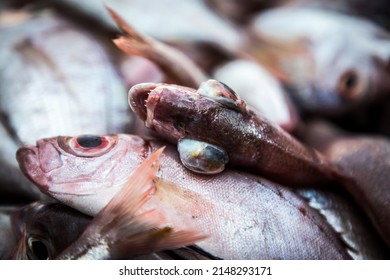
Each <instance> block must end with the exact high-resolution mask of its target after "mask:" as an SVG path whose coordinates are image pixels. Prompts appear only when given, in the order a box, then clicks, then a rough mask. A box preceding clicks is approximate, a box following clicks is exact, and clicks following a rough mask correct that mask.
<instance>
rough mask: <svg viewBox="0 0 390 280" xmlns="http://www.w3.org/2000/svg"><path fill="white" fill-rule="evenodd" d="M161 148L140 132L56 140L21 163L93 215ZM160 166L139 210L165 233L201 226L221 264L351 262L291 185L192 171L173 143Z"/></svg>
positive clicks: (27, 150)
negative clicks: (151, 214) (156, 216)
mask: <svg viewBox="0 0 390 280" xmlns="http://www.w3.org/2000/svg"><path fill="white" fill-rule="evenodd" d="M162 145H164V143H161V142H158V141H151V140H147V139H142V138H140V137H138V136H134V135H113V136H78V137H56V138H50V139H43V140H39V141H38V142H37V146H25V147H23V148H21V149H20V150H19V151H18V153H17V159H18V162H19V164H20V167H21V169H22V170H23V172H24V173H25V174H26V176H27V177H28V178H29V179H30V180H31V181H33V182H34V183H35V184H36V185H37V186H38V187H39V188H40V190H41V191H43V192H44V193H46V194H48V195H49V196H52V197H54V198H56V199H57V200H59V201H61V202H63V203H65V204H67V205H69V206H71V207H73V208H75V209H78V210H79V211H82V212H84V213H86V214H89V215H92V216H95V215H97V214H98V213H99V211H101V210H102V209H103V208H104V207H106V205H107V204H108V203H109V201H110V200H111V199H112V197H113V196H114V195H115V194H116V193H118V191H119V190H120V188H121V187H122V186H123V185H124V184H125V182H127V181H128V180H129V176H130V175H131V174H132V173H133V172H134V170H136V168H137V167H138V165H139V164H140V163H142V162H143V161H144V160H145V158H147V157H148V155H149V154H151V153H152V152H153V151H156V150H157V149H159V148H160V147H161V146H162ZM160 162H161V166H160V170H159V172H158V178H156V179H155V181H154V182H155V186H156V188H155V189H153V191H152V192H151V193H149V194H150V198H149V199H148V200H147V201H146V202H145V204H144V205H143V206H142V207H141V208H140V210H139V212H137V213H139V214H140V215H145V214H142V213H148V211H150V210H153V209H155V210H157V211H158V212H159V213H160V214H161V215H162V216H163V217H165V219H164V222H162V223H160V227H161V228H162V227H164V226H167V227H170V228H173V229H175V230H176V231H182V230H188V229H194V228H195V229H197V230H198V231H199V232H200V233H202V234H204V235H205V236H207V238H206V239H204V240H202V241H198V242H196V245H197V246H199V247H201V248H202V249H203V250H204V251H206V252H208V253H209V254H211V255H213V256H216V257H219V258H223V259H345V258H350V256H349V255H348V253H347V250H346V248H345V244H343V242H342V241H341V239H340V238H339V236H338V234H336V233H335V232H334V231H333V229H332V228H331V227H330V226H329V224H328V223H327V222H326V221H325V219H324V218H323V217H322V216H321V215H320V214H319V213H317V212H316V211H315V210H313V209H312V208H310V207H309V206H308V205H307V204H306V203H305V201H304V200H303V199H302V198H300V197H299V196H297V195H296V194H294V193H293V192H292V191H291V190H289V189H288V188H285V187H283V186H280V185H278V184H275V183H272V182H270V181H267V180H265V179H263V178H261V177H255V176H253V175H250V174H247V173H243V172H237V171H233V170H229V169H227V170H225V171H224V172H223V173H221V174H217V175H215V176H212V177H210V176H207V175H199V174H194V173H192V172H190V171H188V170H187V169H186V168H185V167H183V165H182V164H181V162H180V160H179V158H178V156H177V151H176V150H175V149H174V148H173V147H171V146H168V147H167V148H166V149H165V151H164V153H163V154H162V155H161V157H160ZM138 175H140V174H138ZM132 176H136V175H132ZM276 205H277V207H276Z"/></svg>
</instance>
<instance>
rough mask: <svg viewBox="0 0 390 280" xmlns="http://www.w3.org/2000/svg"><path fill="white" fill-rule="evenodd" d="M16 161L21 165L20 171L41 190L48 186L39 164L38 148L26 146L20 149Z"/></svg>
mask: <svg viewBox="0 0 390 280" xmlns="http://www.w3.org/2000/svg"><path fill="white" fill-rule="evenodd" d="M16 160H17V161H18V163H19V167H20V170H21V171H22V172H23V174H24V175H25V176H26V177H27V178H28V179H29V180H30V181H32V182H33V183H34V184H38V185H39V187H40V188H41V187H44V188H45V186H47V184H46V179H45V176H44V174H43V170H42V169H41V166H40V163H39V151H38V147H36V146H32V145H25V146H23V147H21V148H19V149H18V151H17V152H16ZM46 188H47V187H46Z"/></svg>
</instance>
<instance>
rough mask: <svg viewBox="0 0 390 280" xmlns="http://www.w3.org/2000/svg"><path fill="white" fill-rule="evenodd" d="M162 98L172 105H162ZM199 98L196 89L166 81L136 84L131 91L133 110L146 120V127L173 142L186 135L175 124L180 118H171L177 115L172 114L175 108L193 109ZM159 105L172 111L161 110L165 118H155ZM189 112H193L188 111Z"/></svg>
mask: <svg viewBox="0 0 390 280" xmlns="http://www.w3.org/2000/svg"><path fill="white" fill-rule="evenodd" d="M162 99H164V104H170V105H171V106H169V105H168V106H160V105H161V104H162V103H160V100H162ZM204 99H205V98H204ZM197 100H201V96H200V95H199V94H198V93H197V92H196V90H195V89H192V88H188V87H184V86H178V85H170V84H164V83H161V84H153V85H152V84H147V85H143V84H141V85H136V86H134V87H132V88H131V89H130V91H129V104H130V107H131V108H132V110H133V111H134V112H135V113H136V114H137V115H138V116H139V117H140V118H141V119H142V120H143V121H145V125H146V127H148V128H150V129H153V130H155V131H156V132H158V133H159V134H160V135H161V136H163V138H165V139H166V140H168V141H170V142H171V143H176V142H177V139H182V138H184V137H185V136H186V134H185V133H184V131H183V130H181V129H178V128H177V127H175V125H174V124H176V123H178V122H179V120H178V119H177V120H172V119H171V118H172V117H173V118H174V115H175V114H172V110H173V108H175V110H184V111H186V110H188V109H189V110H191V109H192V108H193V107H194V106H195V105H196V104H195V102H194V101H197ZM208 101H210V100H208ZM211 103H213V102H211ZM215 104H216V103H215ZM157 107H158V110H159V111H165V110H167V111H170V112H171V113H169V114H165V113H164V112H161V114H163V115H165V116H166V118H165V120H164V118H163V117H161V118H160V117H157V118H155V115H154V113H155V112H156V108H157ZM205 109H206V108H205ZM188 113H189V114H190V113H191V112H190V111H188ZM182 116H183V112H178V114H177V117H178V118H182Z"/></svg>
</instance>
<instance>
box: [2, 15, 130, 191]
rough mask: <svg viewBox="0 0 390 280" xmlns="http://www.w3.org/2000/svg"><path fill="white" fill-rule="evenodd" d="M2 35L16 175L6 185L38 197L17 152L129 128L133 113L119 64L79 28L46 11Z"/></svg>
mask: <svg viewBox="0 0 390 280" xmlns="http://www.w3.org/2000/svg"><path fill="white" fill-rule="evenodd" d="M0 34H1V37H2V38H3V40H2V43H1V44H0V122H1V127H0V134H1V135H2V136H4V137H5V138H3V137H1V145H0V162H2V163H3V162H4V164H3V165H2V166H3V170H7V171H6V172H7V173H9V175H7V174H1V175H2V176H1V178H0V180H4V181H5V182H7V184H4V185H8V186H10V190H9V191H10V192H17V190H18V188H19V189H22V190H23V191H25V192H26V194H27V196H30V197H32V198H33V199H37V196H36V194H35V193H34V192H33V191H31V190H29V188H30V189H31V186H30V185H27V182H23V180H24V179H23V176H22V175H21V173H20V171H19V169H18V168H17V163H16V160H15V157H14V155H15V153H16V150H17V147H19V146H20V145H22V144H26V143H31V141H33V142H35V140H36V139H39V138H42V137H49V136H54V135H67V134H79V133H98V134H102V133H103V134H105V133H115V132H120V131H121V132H124V131H128V129H129V126H130V124H131V116H130V114H131V111H130V109H128V108H127V105H126V91H125V88H124V86H123V82H122V80H121V79H120V77H119V75H118V74H117V73H116V69H115V66H114V65H113V64H112V63H111V61H110V60H109V57H108V56H107V54H106V53H105V51H104V50H103V48H102V47H101V46H100V45H99V43H98V42H97V41H95V40H94V39H93V38H92V37H91V36H89V35H88V34H86V33H85V32H83V31H82V30H80V29H79V28H77V27H76V26H73V25H72V24H70V23H69V22H66V21H64V20H61V19H59V18H58V17H56V16H54V15H53V14H50V12H46V13H42V14H40V15H37V14H34V15H31V14H30V17H29V18H26V19H25V20H24V21H21V22H18V23H17V24H12V25H7V26H2V27H0ZM69 42H72V47H71V48H69V47H68V46H69ZM0 173H2V172H1V171H0ZM8 181H10V182H8ZM25 185H27V186H26V187H23V186H25ZM16 186H21V187H16ZM13 187H15V189H11V188H13ZM33 190H35V188H33Z"/></svg>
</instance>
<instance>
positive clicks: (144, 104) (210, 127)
mask: <svg viewBox="0 0 390 280" xmlns="http://www.w3.org/2000/svg"><path fill="white" fill-rule="evenodd" d="M129 103H130V106H131V107H132V109H133V110H134V111H135V112H136V113H137V115H138V116H139V117H140V118H141V119H142V120H143V121H145V125H146V126H147V127H148V128H151V129H152V130H153V131H155V132H156V133H157V134H158V135H159V136H161V137H163V138H165V139H166V140H168V141H170V142H172V143H175V144H176V143H178V148H179V152H180V155H181V160H182V161H183V163H184V164H185V165H186V166H187V167H189V168H192V170H194V171H197V170H199V171H200V172H205V173H211V172H212V173H215V172H218V171H221V170H223V166H224V164H226V163H229V164H231V165H234V166H239V167H242V168H247V169H248V168H249V169H250V170H252V171H255V172H257V174H261V175H263V176H265V177H267V178H270V179H272V180H274V181H276V182H279V183H283V184H287V185H296V186H301V185H313V184H320V183H324V182H327V181H330V180H332V179H333V177H334V176H336V175H335V174H336V173H337V170H335V169H334V168H333V166H332V165H331V164H330V163H329V162H328V161H327V159H326V158H324V156H322V155H321V154H320V153H318V152H317V151H315V150H313V149H310V148H307V147H305V146H304V145H302V144H301V143H300V142H298V141H297V140H296V139H294V138H293V137H292V136H291V135H290V134H288V133H286V132H285V131H283V130H282V129H280V127H278V126H277V125H275V124H273V123H271V122H270V121H269V120H268V119H266V118H264V117H263V116H261V115H259V114H257V113H255V112H254V111H252V110H251V109H249V108H248V107H247V106H246V104H245V102H244V101H243V100H242V99H240V98H239V97H238V96H237V95H236V93H235V92H234V91H233V90H232V89H230V88H229V87H227V86H226V85H224V84H222V83H220V82H217V81H215V80H208V81H206V82H204V83H202V84H201V86H200V87H199V89H197V90H195V89H191V88H187V87H181V86H177V85H168V84H151V83H147V84H139V85H136V86H134V87H132V88H131V89H130V91H129ZM210 145H211V146H210ZM200 147H204V148H200ZM207 149H213V155H212V156H213V157H214V158H213V159H212V161H213V166H208V165H209V163H210V161H208V159H211V158H210V157H208V159H207V157H206V156H203V155H201V153H204V152H203V151H205V152H206V150H207ZM216 151H218V152H216ZM216 155H218V157H217V156H216ZM202 157H205V158H206V162H205V163H201V162H199V161H198V159H199V158H202ZM192 161H195V162H194V163H193V162H192ZM218 165H220V166H221V167H220V168H218ZM214 166H215V168H213V167H214Z"/></svg>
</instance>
